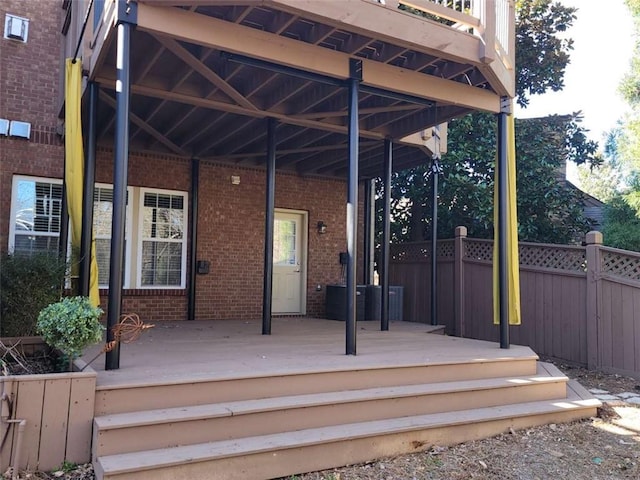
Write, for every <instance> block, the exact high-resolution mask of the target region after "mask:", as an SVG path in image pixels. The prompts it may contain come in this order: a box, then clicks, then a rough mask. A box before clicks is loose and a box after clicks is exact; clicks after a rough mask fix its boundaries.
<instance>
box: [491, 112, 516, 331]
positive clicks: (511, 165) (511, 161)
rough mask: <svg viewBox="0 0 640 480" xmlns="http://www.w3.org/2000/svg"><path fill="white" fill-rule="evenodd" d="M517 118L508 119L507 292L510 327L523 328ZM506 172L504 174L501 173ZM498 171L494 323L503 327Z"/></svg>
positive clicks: (495, 217) (494, 231) (494, 243)
mask: <svg viewBox="0 0 640 480" xmlns="http://www.w3.org/2000/svg"><path fill="white" fill-rule="evenodd" d="M515 130H516V129H515V120H514V118H513V115H508V116H507V205H506V207H507V225H505V226H504V228H506V229H507V249H508V250H507V289H508V292H509V293H508V297H507V298H508V304H509V325H520V321H521V315H520V256H519V254H518V206H517V202H516V136H515ZM500 173H502V172H500ZM498 181H499V179H498V169H497V168H496V175H495V185H494V193H493V205H494V209H493V238H494V241H493V323H495V324H496V325H499V324H500V285H499V272H498V218H499V217H498V215H499V212H498V207H499V205H498Z"/></svg>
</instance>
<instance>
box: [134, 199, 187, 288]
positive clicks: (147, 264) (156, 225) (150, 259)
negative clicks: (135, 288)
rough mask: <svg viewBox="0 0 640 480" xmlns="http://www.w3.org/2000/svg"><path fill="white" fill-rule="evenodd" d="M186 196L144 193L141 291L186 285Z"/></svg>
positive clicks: (139, 278) (141, 208) (139, 221)
mask: <svg viewBox="0 0 640 480" xmlns="http://www.w3.org/2000/svg"><path fill="white" fill-rule="evenodd" d="M186 218H187V217H186V195H185V194H184V193H181V192H167V191H159V190H150V189H141V195H140V215H139V218H138V223H139V225H138V228H139V231H140V235H139V244H138V255H139V259H140V260H139V263H138V272H139V274H138V283H139V285H140V286H141V287H162V288H165V287H180V288H184V285H185V278H186V276H185V270H186V253H187V241H186V235H185V225H186Z"/></svg>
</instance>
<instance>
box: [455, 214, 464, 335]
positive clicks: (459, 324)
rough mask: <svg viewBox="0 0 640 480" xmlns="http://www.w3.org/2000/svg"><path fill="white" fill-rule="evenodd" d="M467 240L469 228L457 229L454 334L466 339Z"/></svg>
mask: <svg viewBox="0 0 640 480" xmlns="http://www.w3.org/2000/svg"><path fill="white" fill-rule="evenodd" d="M466 238H467V227H456V233H455V239H454V241H453V252H454V253H453V304H454V305H453V309H454V323H453V327H454V332H453V334H454V335H456V336H458V337H464V333H465V328H464V323H465V322H464V320H465V319H464V263H463V258H464V242H465V240H466Z"/></svg>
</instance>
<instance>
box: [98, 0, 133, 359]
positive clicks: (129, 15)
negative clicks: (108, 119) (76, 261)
mask: <svg viewBox="0 0 640 480" xmlns="http://www.w3.org/2000/svg"><path fill="white" fill-rule="evenodd" d="M137 12H138V4H137V3H136V2H131V3H130V2H127V1H126V0H118V2H117V21H116V23H117V32H116V34H117V40H116V42H117V44H116V122H115V140H114V148H113V150H114V152H113V153H114V159H113V217H112V221H111V260H110V265H109V267H110V268H109V302H108V313H107V342H111V341H113V340H115V338H114V335H113V329H114V327H115V326H116V325H117V324H118V323H119V321H120V314H121V310H122V288H123V275H122V272H123V266H124V234H125V221H126V219H125V215H126V209H127V168H128V164H129V111H130V94H131V78H130V53H131V52H130V49H131V30H132V29H133V28H134V27H135V25H136V24H137ZM118 368H120V345H119V344H118V345H117V346H116V347H115V348H114V349H113V350H112V351H110V352H108V353H107V354H106V359H105V370H115V369H118Z"/></svg>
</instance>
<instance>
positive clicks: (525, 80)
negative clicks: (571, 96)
mask: <svg viewBox="0 0 640 480" xmlns="http://www.w3.org/2000/svg"><path fill="white" fill-rule="evenodd" d="M575 12H576V9H575V8H571V7H565V6H564V5H562V4H561V3H560V2H557V1H556V2H554V1H552V0H517V1H516V15H517V19H516V94H517V96H518V104H519V105H521V106H522V107H526V106H527V105H528V104H529V96H530V95H533V94H541V93H545V92H546V91H548V90H552V91H554V92H557V91H559V90H562V88H564V72H565V69H566V67H567V65H568V63H569V52H570V51H571V50H572V49H573V40H571V39H570V38H563V37H562V36H561V35H560V34H563V33H564V32H566V31H567V29H568V28H569V27H571V25H573V22H574V20H575V19H576V15H575Z"/></svg>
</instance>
